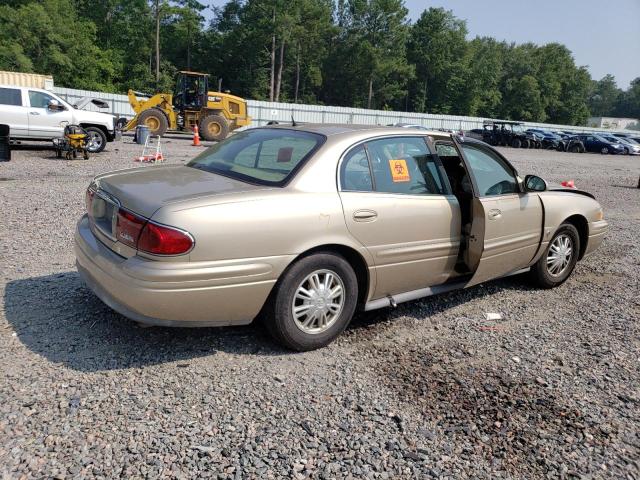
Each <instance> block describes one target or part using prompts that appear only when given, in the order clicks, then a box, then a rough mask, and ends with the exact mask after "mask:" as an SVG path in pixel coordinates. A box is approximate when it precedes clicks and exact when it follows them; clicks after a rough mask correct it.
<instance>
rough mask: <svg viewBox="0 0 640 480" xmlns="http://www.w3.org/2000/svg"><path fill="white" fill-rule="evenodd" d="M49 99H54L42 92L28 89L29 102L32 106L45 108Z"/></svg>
mask: <svg viewBox="0 0 640 480" xmlns="http://www.w3.org/2000/svg"><path fill="white" fill-rule="evenodd" d="M51 100H54V98H53V97H52V96H51V95H47V94H46V93H43V92H36V91H34V90H29V103H30V104H31V107H32V108H47V107H48V106H49V102H50V101H51Z"/></svg>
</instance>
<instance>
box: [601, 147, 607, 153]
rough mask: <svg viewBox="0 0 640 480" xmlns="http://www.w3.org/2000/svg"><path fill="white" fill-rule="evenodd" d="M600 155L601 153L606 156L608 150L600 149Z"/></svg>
mask: <svg viewBox="0 0 640 480" xmlns="http://www.w3.org/2000/svg"><path fill="white" fill-rule="evenodd" d="M600 153H601V154H602V155H606V154H608V153H609V149H608V148H607V147H602V150H600Z"/></svg>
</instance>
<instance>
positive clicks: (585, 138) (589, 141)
mask: <svg viewBox="0 0 640 480" xmlns="http://www.w3.org/2000/svg"><path fill="white" fill-rule="evenodd" d="M579 137H580V140H582V143H583V144H584V148H585V149H586V151H587V152H597V153H602V154H605V155H606V154H608V153H611V154H618V153H624V147H623V146H622V144H621V143H619V142H611V141H609V140H607V139H605V138H603V137H601V136H600V135H597V134H594V133H583V134H580V135H579Z"/></svg>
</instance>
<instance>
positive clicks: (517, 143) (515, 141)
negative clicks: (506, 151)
mask: <svg viewBox="0 0 640 480" xmlns="http://www.w3.org/2000/svg"><path fill="white" fill-rule="evenodd" d="M511 146H512V147H513V148H520V147H521V146H522V140H520V139H519V138H514V139H513V141H512V142H511Z"/></svg>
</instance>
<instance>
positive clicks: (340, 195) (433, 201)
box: [75, 125, 607, 350]
mask: <svg viewBox="0 0 640 480" xmlns="http://www.w3.org/2000/svg"><path fill="white" fill-rule="evenodd" d="M86 202H87V214H86V215H84V216H83V217H82V218H81V219H80V221H79V223H78V227H77V231H76V236H75V241H76V248H75V250H76V257H77V267H78V271H79V272H80V274H81V276H82V278H83V279H84V281H85V282H86V283H87V284H88V285H89V287H90V288H91V289H92V290H93V291H94V292H95V293H96V295H97V296H98V297H100V298H101V299H102V300H103V301H104V302H105V303H106V304H107V305H109V306H110V307H111V308H113V309H114V310H116V311H118V312H120V313H121V314H123V315H125V316H126V317H129V318H131V319H133V320H136V321H139V322H142V323H148V324H152V325H164V326H192V327H197V326H212V325H242V324H247V323H250V322H251V321H253V319H254V318H256V317H257V316H258V315H259V314H260V316H261V317H262V318H263V319H264V321H265V323H266V325H267V326H268V328H269V330H270V331H271V333H272V334H273V336H274V337H275V338H276V339H277V340H278V341H279V342H281V343H282V344H284V345H286V346H287V347H289V348H292V349H295V350H309V349H314V348H318V347H322V346H324V345H327V344H328V343H329V342H331V341H332V340H333V339H335V338H336V337H337V336H338V335H339V334H340V333H341V332H342V331H343V330H344V329H345V327H346V326H347V325H348V323H349V321H350V320H351V318H352V316H353V314H354V312H355V310H356V309H357V308H359V309H363V310H373V309H376V308H383V307H389V306H395V305H396V304H398V303H400V302H405V301H408V300H413V299H417V298H421V297H425V296H429V295H433V294H436V293H439V292H444V291H449V290H453V289H458V288H465V287H468V286H471V285H475V284H478V283H480V282H484V281H487V280H490V279H494V278H498V277H502V276H506V275H510V274H514V273H519V272H523V271H526V270H529V271H530V275H531V277H532V279H533V280H534V281H535V282H536V283H537V284H538V285H540V286H541V287H544V288H551V287H555V286H557V285H559V284H561V283H562V282H564V281H565V280H566V279H567V277H568V276H569V275H570V274H571V272H572V271H573V269H574V267H575V264H576V262H577V261H579V260H580V259H582V258H583V257H584V256H585V255H587V254H589V253H591V252H592V251H594V250H595V249H596V248H597V247H598V246H599V245H600V244H601V243H602V239H603V237H604V235H605V233H606V231H607V222H606V221H605V220H604V219H603V211H602V208H601V206H600V205H599V204H598V202H596V201H595V200H594V198H593V196H591V195H590V194H588V193H586V192H583V191H580V190H577V189H573V188H565V187H560V186H551V185H548V184H547V183H546V182H545V181H544V180H542V179H541V178H539V177H536V176H533V175H529V176H526V177H524V178H521V177H520V176H519V175H518V173H517V172H516V170H515V169H514V168H513V166H511V164H510V163H509V162H508V161H507V160H506V159H505V158H504V157H503V156H502V155H501V154H500V153H498V152H497V151H496V150H494V149H493V148H491V147H490V146H488V145H486V144H484V143H483V142H479V141H476V140H463V139H461V138H458V137H457V136H455V135H450V134H447V133H444V132H428V131H423V130H417V129H416V130H412V129H405V128H393V127H391V128H390V127H370V126H354V125H298V126H290V127H289V126H272V127H266V128H256V129H251V130H246V131H244V132H241V133H238V134H236V135H234V136H232V137H230V138H229V139H227V140H225V141H223V142H221V143H218V144H216V145H214V146H213V147H211V148H209V149H208V150H206V151H204V152H203V153H202V154H200V155H199V156H198V157H196V158H195V159H194V160H192V161H191V162H190V163H188V164H187V165H184V166H182V165H180V166H154V167H147V168H137V169H131V170H124V171H117V172H113V173H108V174H104V175H100V176H98V177H96V178H95V179H94V181H93V182H92V183H91V185H90V186H89V188H88V190H87V195H86Z"/></svg>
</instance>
